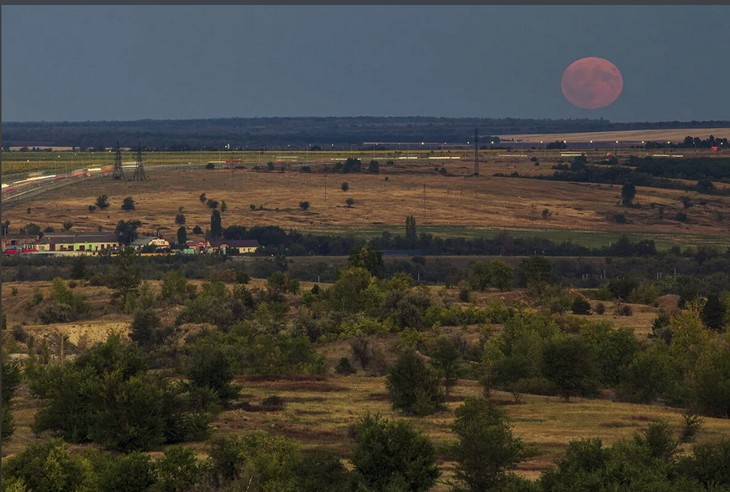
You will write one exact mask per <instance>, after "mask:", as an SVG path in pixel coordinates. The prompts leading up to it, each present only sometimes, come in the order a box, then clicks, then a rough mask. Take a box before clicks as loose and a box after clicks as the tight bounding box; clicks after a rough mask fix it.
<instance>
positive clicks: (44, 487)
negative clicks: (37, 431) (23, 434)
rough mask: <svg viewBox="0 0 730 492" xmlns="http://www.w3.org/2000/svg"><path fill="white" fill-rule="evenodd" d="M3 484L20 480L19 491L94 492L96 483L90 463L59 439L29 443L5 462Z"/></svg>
mask: <svg viewBox="0 0 730 492" xmlns="http://www.w3.org/2000/svg"><path fill="white" fill-rule="evenodd" d="M2 478H3V482H5V481H6V480H12V479H15V480H18V481H20V483H22V484H23V486H24V487H23V488H21V489H19V490H29V491H30V490H32V491H59V492H60V491H66V490H75V491H80V492H83V491H85V492H91V491H93V490H96V483H95V482H96V480H95V478H96V477H95V476H94V473H93V471H92V470H91V466H90V464H89V463H88V461H87V460H85V459H83V458H81V457H78V456H74V455H72V454H71V453H69V451H68V448H67V447H66V444H65V443H64V442H63V441H62V440H60V439H54V440H52V441H48V442H44V443H39V444H36V443H34V444H30V445H29V446H28V447H27V448H26V449H25V450H24V451H23V452H21V453H19V454H17V455H16V456H14V457H12V458H9V459H8V461H7V463H3V477H2ZM4 488H5V487H3V489H4Z"/></svg>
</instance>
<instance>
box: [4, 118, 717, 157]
mask: <svg viewBox="0 0 730 492" xmlns="http://www.w3.org/2000/svg"><path fill="white" fill-rule="evenodd" d="M726 126H730V121H690V122H681V121H666V122H643V123H640V122H634V123H613V122H610V121H609V120H605V119H602V118H601V119H557V120H552V119H520V118H437V117H318V118H314V117H296V118H294V117H292V118H289V117H281V118H279V117H276V118H218V119H198V120H137V121H85V122H5V123H4V124H3V128H2V141H3V146H4V147H6V148H7V147H23V146H27V147H44V146H45V147H48V146H66V147H77V148H83V149H87V148H109V147H113V146H114V145H116V142H117V141H119V142H120V144H121V145H122V146H124V147H130V146H135V145H137V143H138V142H139V143H141V144H142V146H144V147H145V148H146V149H148V150H168V151H186V150H190V151H192V150H218V149H221V148H224V147H225V146H227V145H230V149H231V150H235V149H244V148H245V149H249V150H250V149H256V148H263V147H266V146H285V145H294V146H297V147H299V148H312V147H315V148H316V147H319V148H322V149H325V148H332V146H333V145H334V146H335V148H336V147H337V146H348V147H349V146H350V145H361V144H362V143H363V142H378V141H380V142H431V143H434V142H446V143H452V144H453V143H460V144H463V143H466V142H467V141H469V140H472V138H473V135H474V128H475V127H478V128H479V132H480V138H481V139H482V141H487V140H490V141H491V140H494V139H495V138H496V137H493V136H489V135H490V134H491V135H497V134H505V133H564V132H595V131H617V130H641V129H672V128H707V127H726Z"/></svg>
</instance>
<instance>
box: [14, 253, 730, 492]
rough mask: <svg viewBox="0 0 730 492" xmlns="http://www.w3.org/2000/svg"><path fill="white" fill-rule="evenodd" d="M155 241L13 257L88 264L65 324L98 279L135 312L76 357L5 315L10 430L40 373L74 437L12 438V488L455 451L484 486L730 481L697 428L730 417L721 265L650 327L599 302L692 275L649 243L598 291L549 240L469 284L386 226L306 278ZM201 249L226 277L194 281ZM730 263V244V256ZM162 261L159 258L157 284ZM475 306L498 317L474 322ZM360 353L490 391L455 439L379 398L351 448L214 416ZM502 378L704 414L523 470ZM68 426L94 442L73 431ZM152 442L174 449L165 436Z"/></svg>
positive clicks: (387, 370) (433, 379)
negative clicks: (440, 282)
mask: <svg viewBox="0 0 730 492" xmlns="http://www.w3.org/2000/svg"><path fill="white" fill-rule="evenodd" d="M154 260H155V261H143V258H140V257H138V256H137V255H136V254H135V253H134V252H133V251H132V250H125V251H124V252H123V254H121V255H119V256H117V257H114V258H100V259H97V260H96V261H97V262H98V265H94V266H93V267H92V266H91V264H90V263H86V262H87V261H90V260H88V259H83V258H81V259H72V260H71V261H70V262H65V264H64V262H63V261H59V262H58V264H57V265H55V266H54V265H53V263H50V264H40V263H39V264H34V262H33V260H31V261H28V260H24V259H22V258H21V259H18V260H15V261H17V264H16V266H15V268H20V267H21V266H22V267H23V268H24V269H25V273H24V275H32V272H34V271H35V270H37V269H52V268H57V269H58V273H59V276H68V277H70V278H72V279H73V280H71V281H64V280H62V279H61V278H57V279H55V280H54V281H53V284H52V286H51V288H50V290H48V291H45V292H42V291H40V290H38V291H37V292H36V293H35V294H34V295H33V299H32V300H31V302H30V303H29V304H28V307H27V313H26V315H27V316H35V317H36V318H37V320H38V321H39V322H41V323H49V324H51V323H56V322H63V321H69V320H72V319H84V318H89V319H94V317H95V316H98V315H99V312H98V309H100V307H99V306H92V305H91V304H90V302H89V299H87V298H86V296H85V295H84V294H83V291H82V290H81V288H82V287H85V286H89V285H97V286H99V287H104V288H106V289H108V292H109V299H108V302H105V303H104V304H105V306H103V309H105V310H106V311H107V312H108V311H109V310H112V311H114V312H117V313H126V314H127V315H128V316H129V317H130V318H131V323H130V328H129V334H128V336H126V335H113V336H111V337H109V338H108V339H107V340H106V341H105V342H101V343H98V344H95V345H92V346H90V347H88V348H83V347H74V346H72V345H70V344H69V345H68V346H66V349H65V350H66V356H67V357H65V358H63V357H60V358H59V357H53V356H51V355H50V354H51V350H50V349H49V347H48V345H47V344H46V343H45V341H43V342H41V343H36V341H35V340H34V339H33V338H32V337H30V336H29V335H28V334H27V333H25V331H24V329H23V326H22V325H15V326H12V327H7V328H8V334H9V337H6V340H5V343H4V344H3V347H4V348H7V347H8V346H9V345H10V344H15V347H16V348H17V347H18V346H23V347H24V348H25V350H26V352H27V358H26V359H25V360H24V361H23V362H22V364H21V363H18V362H10V361H8V358H6V359H5V360H6V362H5V366H4V370H3V374H4V379H3V388H2V391H3V393H2V399H3V403H4V405H3V408H4V413H3V432H4V434H5V436H12V433H13V427H14V423H13V412H12V410H10V411H8V404H12V402H13V400H14V399H15V398H16V397H17V391H18V388H19V387H20V386H21V385H25V387H26V388H27V392H28V393H29V395H30V398H32V399H34V400H35V401H36V402H37V403H38V406H39V408H38V411H37V412H36V414H35V417H34V424H33V430H34V431H35V432H36V433H38V435H40V436H46V437H47V438H55V439H53V440H50V439H47V440H45V441H43V442H39V443H38V444H33V445H31V446H29V447H28V448H27V449H26V450H25V451H23V452H21V453H20V454H18V455H16V456H14V457H12V458H9V459H7V460H6V461H5V462H4V466H3V490H15V491H21V490H110V491H111V490H153V491H157V490H165V491H178V490H271V491H274V490H275V491H288V490H291V491H298V490H311V491H320V490H332V491H335V490H337V491H341V490H353V491H367V490H372V491H383V490H388V491H406V490H428V489H430V488H431V487H433V486H434V485H435V484H436V483H437V481H438V480H439V478H440V477H441V476H442V467H441V466H440V465H439V463H443V462H446V461H448V462H452V463H454V465H453V466H454V467H453V469H454V473H453V476H452V477H451V478H449V479H448V482H447V483H448V485H449V486H450V487H453V488H459V489H464V490H472V491H484V490H536V491H537V490H546V491H558V490H593V489H597V490H677V491H680V490H682V491H686V490H690V491H691V490H730V459H728V457H729V456H730V441H727V440H724V441H719V442H714V443H707V444H702V445H697V446H695V447H694V448H693V449H692V450H691V451H688V448H687V447H684V446H685V445H686V444H687V443H691V442H692V441H693V440H694V439H695V437H696V435H697V434H698V433H699V432H701V430H702V416H707V417H720V418H730V391H728V388H729V387H730V384H729V382H730V362H729V361H730V339H728V337H727V335H726V333H725V330H726V329H727V327H728V326H730V319H729V316H728V313H729V312H730V309H728V308H729V307H730V295H729V293H728V291H727V285H728V284H727V283H724V284H722V285H723V286H722V287H721V288H719V289H718V290H717V291H715V292H705V291H704V290H703V289H705V288H706V287H702V288H700V286H707V285H712V284H711V283H710V284H708V283H706V282H705V281H704V280H705V279H704V277H702V275H703V274H699V273H698V274H696V275H697V276H696V277H692V276H688V277H686V278H687V279H688V280H687V281H686V282H683V283H682V285H681V287H682V288H684V287H687V286H691V285H693V284H692V279H693V278H694V279H695V280H696V283H695V284H694V285H696V286H698V290H697V291H693V292H687V293H686V294H684V295H683V297H682V299H680V302H679V306H678V307H676V308H675V309H673V310H672V311H671V312H666V313H661V314H660V315H659V316H658V317H657V318H656V319H655V320H654V322H653V325H652V328H651V336H650V337H649V339H648V340H640V339H638V338H637V337H636V336H635V335H634V334H633V333H632V332H631V331H630V330H627V329H619V328H615V327H614V326H612V325H611V324H609V323H606V322H601V321H593V320H592V319H591V317H590V316H589V315H591V314H592V313H594V312H595V313H599V312H603V311H605V310H606V309H613V310H615V312H616V313H617V314H619V315H622V316H631V314H632V313H631V306H630V305H629V304H628V302H630V301H631V302H635V303H642V304H653V303H655V302H657V298H658V297H659V295H660V294H661V293H663V292H664V289H665V288H667V286H672V285H673V286H674V288H677V289H680V285H679V283H678V282H677V279H676V277H675V276H674V275H671V276H670V278H671V279H669V280H668V279H666V278H663V279H660V280H656V279H655V278H654V277H653V276H641V271H642V270H641V269H640V267H641V266H642V262H645V261H649V260H651V261H653V260H654V258H653V257H651V256H650V257H636V258H627V259H625V260H624V261H626V262H627V263H626V265H627V268H628V269H629V270H630V271H631V272H632V275H628V274H625V275H623V276H617V277H612V278H609V279H603V280H601V283H600V285H597V286H596V287H595V288H594V289H588V290H582V291H580V292H577V291H574V290H569V289H566V288H565V286H564V285H561V284H560V283H556V282H555V280H554V279H555V277H554V268H555V264H554V263H552V262H551V261H550V260H548V259H546V258H545V257H542V256H530V257H527V258H523V259H520V261H519V264H518V265H517V266H516V267H513V266H511V265H510V264H508V263H506V262H504V261H501V260H499V259H496V260H492V261H489V262H476V263H474V264H472V265H470V266H469V268H468V270H466V271H464V272H462V273H461V275H460V278H459V279H458V280H457V282H458V283H457V285H458V287H459V293H458V297H459V299H458V300H456V299H454V298H452V297H451V296H450V295H449V293H448V291H447V290H446V289H441V290H438V291H435V290H434V289H431V288H429V287H427V286H424V285H419V284H418V282H417V281H416V280H415V279H414V278H413V277H412V276H411V275H410V274H409V273H406V272H404V271H396V272H394V273H389V272H388V269H387V268H386V266H385V263H384V261H383V257H382V255H381V254H380V252H379V251H378V250H376V249H373V248H372V247H367V246H366V247H362V248H358V249H355V250H353V251H352V252H351V254H350V255H349V257H348V260H347V264H343V265H342V266H341V267H340V268H337V269H335V277H334V278H333V283H331V284H330V285H324V284H314V285H313V286H311V287H307V288H306V289H304V288H303V287H302V284H301V282H300V281H299V280H298V279H297V278H296V277H295V276H294V275H293V274H292V273H293V272H292V270H288V269H287V262H286V261H285V260H284V259H283V258H279V259H275V260H265V261H267V262H268V263H269V264H273V265H277V267H276V268H275V269H273V271H272V272H271V273H270V274H268V278H267V280H266V282H265V283H264V284H260V286H258V287H253V286H251V282H250V277H249V274H250V273H252V270H249V269H248V267H249V266H251V265H252V264H251V265H249V264H248V263H241V262H235V261H224V260H222V259H220V258H209V259H207V260H205V261H203V260H197V259H196V260H197V261H198V262H199V263H188V262H186V261H185V260H178V259H177V258H165V259H162V260H157V259H154ZM713 260H715V261H728V258H727V256H726V255H719V254H718V255H717V256H716V257H715V258H711V259H706V260H704V261H703V262H699V261H698V259H697V258H696V257H695V258H689V259H687V260H686V262H687V263H692V264H693V265H695V264H696V267H697V268H698V271H701V268H702V264H703V263H705V262H709V261H713ZM425 261H426V260H418V261H413V260H411V261H410V262H411V263H413V264H415V265H421V266H423V264H424V263H425ZM631 261H635V262H636V265H637V266H631V263H630V262H631ZM24 262H27V263H24ZM671 262H674V263H681V262H679V261H677V259H676V258H672V259H671ZM611 264H613V261H612V262H611V263H610V264H607V266H608V265H611ZM671 264H672V263H668V264H667V265H671ZM67 269H68V270H67ZM190 269H198V270H197V272H198V274H199V275H205V277H204V278H205V280H206V281H205V282H204V283H202V284H200V285H199V286H196V285H193V284H192V283H191V282H190V281H189V278H188V277H187V276H186V271H187V272H191V271H192V270H190ZM5 270H8V269H5ZM728 271H729V270H728V269H727V268H726V266H723V267H722V269H721V270H719V271H715V270H713V274H719V275H727V272H728ZM16 275H17V271H16ZM711 275H712V274H708V275H707V276H708V278H709V277H710V276H711ZM145 278H148V279H151V278H159V279H160V283H159V286H154V287H153V286H152V284H151V283H149V282H146V281H144V279H145ZM516 284H517V285H523V286H525V289H524V290H523V291H522V293H523V295H524V299H523V300H522V301H520V302H516V303H511V304H508V303H507V302H505V301H502V300H498V299H494V300H492V301H490V302H488V303H486V304H482V305H477V304H473V303H471V302H470V300H471V298H472V297H473V296H475V295H476V294H477V293H482V292H487V291H490V290H494V291H505V290H509V289H511V288H513V287H514V286H515V285H516ZM156 285H157V284H156ZM170 313H173V316H170ZM571 313H572V314H571ZM3 322H4V324H5V317H3ZM473 326H477V327H480V328H478V330H477V331H476V333H477V334H478V335H479V336H477V337H471V338H467V337H466V336H465V334H466V333H468V330H467V329H468V327H473ZM444 327H455V328H458V327H463V328H462V330H461V331H460V330H459V329H456V330H453V331H444V330H443V328H444ZM383 337H395V339H397V343H395V344H393V345H392V347H391V351H392V353H386V352H385V351H384V349H382V348H380V347H379V346H377V345H375V344H374V341H375V340H378V339H382V338H383ZM337 341H339V342H346V343H347V344H349V346H350V348H351V355H350V356H349V357H343V358H342V359H340V360H339V362H338V363H337V365H336V366H335V367H331V366H329V365H328V363H327V362H326V360H325V358H324V357H323V356H322V355H321V353H320V352H319V351H318V349H320V348H321V347H323V346H325V345H326V344H329V343H333V342H337ZM358 371H361V372H364V373H367V374H372V375H381V376H386V377H385V388H384V390H385V391H386V392H387V395H388V398H389V400H390V402H391V404H392V406H393V408H394V409H395V410H397V411H398V412H400V413H401V414H402V415H404V416H415V417H421V416H426V415H432V414H434V413H438V412H443V413H444V414H445V413H446V410H445V408H446V407H445V403H446V402H447V400H448V395H449V394H450V392H451V391H452V390H453V388H454V386H455V385H456V384H457V382H458V381H459V380H460V379H470V380H472V381H478V382H479V385H480V386H481V389H482V393H483V396H482V397H481V398H467V399H466V400H465V401H464V402H463V404H462V405H460V406H459V407H458V408H456V409H455V413H454V415H453V417H454V418H453V422H452V423H451V424H450V427H449V432H450V433H451V434H450V435H451V436H452V439H451V440H450V443H449V444H448V445H439V446H437V445H435V444H434V442H432V441H431V440H430V439H429V438H428V437H427V436H426V435H424V434H422V433H421V432H420V431H419V430H418V429H417V427H416V426H414V424H413V423H412V421H411V420H409V421H406V420H401V419H392V420H391V419H385V418H383V417H381V416H379V415H373V414H369V413H368V412H367V411H362V412H360V417H359V420H358V423H357V424H356V425H354V426H353V427H352V428H351V431H350V441H351V454H350V455H349V457H348V458H349V461H350V464H351V466H350V467H345V465H344V464H343V461H342V459H341V458H342V457H341V456H337V455H335V454H332V453H331V452H328V451H322V450H311V449H304V448H303V447H302V446H301V444H299V443H298V442H297V441H295V440H291V439H287V438H284V437H280V436H278V435H276V434H273V433H267V432H265V431H262V430H260V429H258V430H257V429H251V430H250V431H249V432H245V433H243V434H241V435H237V436H226V437H221V436H216V435H215V433H214V429H213V425H212V424H213V422H215V419H216V417H217V416H218V415H219V414H220V412H221V411H222V410H223V409H226V408H228V407H229V406H230V405H231V404H232V402H233V401H235V399H236V398H237V396H238V395H239V394H240V392H241V391H242V390H245V384H246V383H245V381H244V382H243V383H241V382H240V380H238V382H237V380H236V379H235V378H236V377H241V376H247V377H258V378H283V377H326V375H327V374H329V373H332V372H336V373H338V374H341V375H343V377H344V376H345V375H347V374H351V373H352V372H358ZM497 389H500V390H506V391H509V392H511V393H512V394H513V395H514V396H515V398H516V399H518V400H519V398H520V397H521V395H523V394H526V393H529V394H540V395H547V396H559V397H561V398H562V399H563V400H564V401H565V402H566V403H567V402H569V401H571V399H575V398H576V397H595V396H597V395H598V394H599V393H601V392H603V393H605V392H610V393H611V394H612V395H614V396H613V398H615V399H616V400H620V401H626V402H637V403H638V402H641V403H649V404H655V405H669V406H673V407H676V408H679V409H682V410H683V411H684V412H685V414H684V426H683V428H682V429H681V430H680V432H679V433H676V432H675V430H673V429H671V428H670V427H669V426H668V425H667V424H666V423H664V422H661V421H659V422H654V423H651V424H649V425H648V426H647V427H646V428H645V429H643V430H641V431H640V432H638V433H636V435H635V436H633V437H632V438H630V439H626V440H623V441H619V442H618V443H616V444H614V445H612V446H604V445H603V444H602V442H601V441H600V440H598V439H584V440H577V441H573V442H571V443H570V445H569V446H568V449H567V453H566V454H565V456H564V457H563V458H562V459H561V460H559V461H558V462H557V463H556V464H555V466H554V467H552V468H550V469H549V470H547V471H545V472H543V473H542V475H541V476H540V478H539V479H538V480H536V481H530V480H527V479H524V478H521V477H519V476H517V475H515V474H514V473H513V472H512V470H513V468H514V467H515V466H516V465H517V464H518V463H520V462H521V461H522V460H524V459H525V458H526V457H527V455H528V454H529V452H530V449H529V448H528V447H527V446H526V445H525V443H524V442H523V441H522V440H521V439H519V438H517V437H515V436H514V434H513V433H512V429H511V425H510V421H509V419H508V417H507V415H506V413H505V412H504V411H503V410H502V409H501V408H500V407H498V406H496V405H495V403H494V402H493V401H491V399H492V394H493V392H494V390H497ZM285 405H286V402H285V401H284V400H282V399H281V398H278V397H276V396H271V397H270V398H267V399H266V400H265V401H263V402H262V403H261V406H262V407H263V408H267V409H270V410H272V411H276V410H277V409H282V408H283V407H284V406H285ZM10 408H12V406H11V407H10ZM201 441H207V442H206V444H205V445H204V449H205V455H204V456H202V457H201V456H198V455H196V453H195V452H194V451H193V450H191V449H190V448H186V447H179V446H180V445H181V443H188V442H197V443H200V442H201ZM66 443H74V444H84V445H85V446H83V447H82V450H81V451H71V450H70V449H69V447H68V446H67V444H66ZM154 450H163V451H164V452H163V453H162V454H161V455H160V454H158V456H157V457H152V456H151V455H148V454H146V453H145V452H147V451H154ZM682 450H683V451H682Z"/></svg>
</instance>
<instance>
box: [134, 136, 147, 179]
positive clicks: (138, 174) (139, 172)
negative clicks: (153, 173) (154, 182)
mask: <svg viewBox="0 0 730 492" xmlns="http://www.w3.org/2000/svg"><path fill="white" fill-rule="evenodd" d="M146 179H147V173H145V172H144V165H142V144H140V143H139V142H137V167H136V168H135V169H134V176H133V177H132V181H145V180H146Z"/></svg>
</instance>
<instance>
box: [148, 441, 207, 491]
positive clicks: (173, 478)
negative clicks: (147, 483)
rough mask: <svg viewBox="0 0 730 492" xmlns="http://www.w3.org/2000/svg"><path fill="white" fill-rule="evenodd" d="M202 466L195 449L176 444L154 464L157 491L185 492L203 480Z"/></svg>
mask: <svg viewBox="0 0 730 492" xmlns="http://www.w3.org/2000/svg"><path fill="white" fill-rule="evenodd" d="M202 471H203V470H202V466H201V465H200V464H199V463H198V460H197V458H196V457H195V451H193V450H192V449H189V448H183V447H180V446H174V447H172V448H169V449H168V450H167V451H166V452H165V456H163V457H162V459H160V460H159V461H157V462H156V463H155V464H154V472H155V478H156V483H155V486H154V490H155V491H156V492H157V491H159V492H185V491H187V490H190V489H191V487H193V486H194V485H195V484H196V483H199V482H200V481H202V478H203V473H202Z"/></svg>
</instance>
